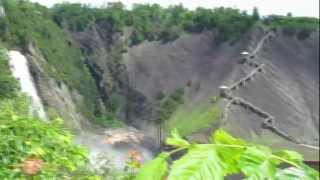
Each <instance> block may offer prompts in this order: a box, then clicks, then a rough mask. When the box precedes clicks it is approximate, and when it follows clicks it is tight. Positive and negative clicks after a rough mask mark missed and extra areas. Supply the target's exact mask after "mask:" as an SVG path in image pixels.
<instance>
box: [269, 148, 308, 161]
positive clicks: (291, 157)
mask: <svg viewBox="0 0 320 180" xmlns="http://www.w3.org/2000/svg"><path fill="white" fill-rule="evenodd" d="M274 154H275V155H276V156H279V157H281V158H283V159H285V160H287V161H291V162H293V163H296V164H300V163H302V162H303V157H302V155H301V154H299V153H297V152H295V151H289V150H283V151H279V152H276V153H274Z"/></svg>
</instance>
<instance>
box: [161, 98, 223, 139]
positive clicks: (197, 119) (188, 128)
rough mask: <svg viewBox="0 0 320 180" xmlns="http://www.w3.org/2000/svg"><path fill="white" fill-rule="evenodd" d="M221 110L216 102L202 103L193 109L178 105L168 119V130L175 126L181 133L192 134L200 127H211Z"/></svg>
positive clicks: (184, 134)
mask: <svg viewBox="0 0 320 180" xmlns="http://www.w3.org/2000/svg"><path fill="white" fill-rule="evenodd" d="M220 112H221V110H220V108H219V107H218V105H217V103H213V104H202V105H199V106H195V107H194V108H193V109H189V108H185V107H183V106H180V107H179V108H178V109H177V111H176V112H174V113H173V114H172V116H171V118H170V119H169V121H168V124H167V127H168V129H169V130H171V129H173V128H177V129H178V130H179V132H180V133H181V135H183V136H186V135H189V134H192V133H194V132H196V131H198V130H200V129H202V128H208V127H212V125H213V124H214V123H216V122H217V121H218V119H219V117H220V114H221V113H220Z"/></svg>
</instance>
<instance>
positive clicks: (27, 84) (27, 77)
mask: <svg viewBox="0 0 320 180" xmlns="http://www.w3.org/2000/svg"><path fill="white" fill-rule="evenodd" d="M8 55H9V64H10V69H11V72H12V74H13V76H14V77H15V78H16V79H17V80H18V81H19V84H20V87H21V91H22V92H24V93H26V94H27V95H28V96H30V98H31V109H30V110H31V113H32V114H33V115H35V116H37V117H39V118H42V119H44V120H47V115H46V113H45V111H44V107H43V104H42V101H41V99H40V97H39V96H38V93H37V88H36V86H35V84H34V82H33V78H32V76H31V73H30V71H29V66H28V62H27V59H26V57H25V56H24V55H23V54H21V53H20V52H19V51H9V54H8Z"/></svg>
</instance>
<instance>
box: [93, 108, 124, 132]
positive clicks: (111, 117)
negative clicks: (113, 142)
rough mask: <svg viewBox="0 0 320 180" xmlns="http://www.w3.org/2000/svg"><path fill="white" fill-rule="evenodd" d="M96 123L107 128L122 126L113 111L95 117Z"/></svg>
mask: <svg viewBox="0 0 320 180" xmlns="http://www.w3.org/2000/svg"><path fill="white" fill-rule="evenodd" d="M97 123H98V124H100V125H102V126H103V127H107V128H119V127H123V123H122V122H121V121H120V120H119V119H118V118H117V117H116V115H115V114H114V113H111V112H107V113H106V114H104V115H103V116H101V117H99V118H97Z"/></svg>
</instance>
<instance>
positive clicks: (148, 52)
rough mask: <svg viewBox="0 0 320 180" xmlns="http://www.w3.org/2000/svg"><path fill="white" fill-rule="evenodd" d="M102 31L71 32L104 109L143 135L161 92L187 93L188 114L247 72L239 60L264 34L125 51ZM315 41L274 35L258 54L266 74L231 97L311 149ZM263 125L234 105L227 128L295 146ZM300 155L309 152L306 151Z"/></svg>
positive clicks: (207, 35) (120, 39)
mask: <svg viewBox="0 0 320 180" xmlns="http://www.w3.org/2000/svg"><path fill="white" fill-rule="evenodd" d="M105 29H106V28H104V27H103V24H101V25H94V26H91V27H90V28H88V29H86V30H85V31H83V32H80V33H79V32H78V33H73V37H74V39H75V40H76V42H78V45H79V47H81V48H82V49H83V52H85V54H86V55H87V64H88V66H89V67H90V70H91V74H92V75H93V76H94V77H95V79H96V84H97V86H98V89H99V91H100V94H101V96H102V99H103V100H104V103H105V104H106V107H107V108H115V109H114V110H115V111H116V112H117V114H118V116H119V117H120V118H121V119H123V120H125V121H126V122H127V123H128V124H131V125H134V126H136V127H139V128H142V129H145V130H150V126H152V119H153V113H154V110H155V109H156V108H157V103H156V101H157V100H156V99H157V96H158V95H159V94H160V93H163V94H170V93H172V92H174V91H175V90H176V89H184V92H185V93H184V98H185V99H186V101H185V103H184V104H183V105H181V106H182V108H185V109H188V110H190V111H192V109H195V108H196V107H197V106H199V105H201V104H205V103H209V101H210V98H211V97H213V96H217V95H219V89H218V88H219V86H220V85H228V84H230V83H232V82H233V81H236V80H238V79H240V78H241V77H242V76H244V75H245V74H247V73H249V72H250V69H249V67H247V66H244V65H241V64H239V59H240V55H239V54H240V52H242V51H251V50H253V49H254V47H255V45H256V44H257V42H258V41H259V40H260V39H261V38H262V37H263V35H264V33H265V31H263V30H262V29H259V28H258V29H255V30H254V31H252V32H250V33H247V34H245V35H244V36H243V37H242V38H241V39H240V40H238V41H236V42H233V43H231V42H226V43H223V44H221V45H217V44H215V36H217V35H216V34H214V33H212V32H204V33H201V34H185V35H183V36H182V37H181V38H179V39H178V40H176V41H174V42H169V43H166V44H163V43H161V42H143V43H142V44H139V45H137V46H133V47H127V46H126V45H125V41H126V35H125V34H126V33H124V35H121V34H116V33H111V32H106V30H105ZM318 41H319V33H318V32H316V33H313V34H312V35H311V36H310V37H309V38H307V39H304V40H298V39H297V38H296V37H294V36H291V37H288V36H285V35H283V34H282V33H281V32H276V33H275V37H274V38H273V39H271V40H270V41H269V42H268V43H266V44H265V45H264V46H263V47H262V48H261V50H260V51H259V52H258V54H257V56H258V59H257V60H258V61H261V62H263V63H265V64H266V70H265V71H264V73H262V74H261V75H259V76H257V77H256V78H255V80H254V81H253V82H250V83H249V84H248V85H247V86H246V87H245V88H243V89H239V90H238V91H237V92H236V95H238V96H241V97H243V98H245V99H246V100H248V101H250V102H252V103H254V104H255V105H257V106H258V107H260V108H262V109H264V110H265V111H267V112H269V113H271V114H272V115H273V116H274V117H275V119H276V123H277V126H278V127H279V128H281V129H282V130H284V131H285V132H286V133H287V134H290V135H291V136H294V137H297V138H298V139H300V140H301V141H304V142H306V143H308V144H313V145H316V144H317V142H318V139H319V134H318V129H317V127H318V125H319V112H318V111H317V109H318V108H319V102H318V100H317V99H318V97H319V92H318V90H317V89H318V87H319V79H318V76H317V74H318V73H319V68H318V64H319V45H318ZM117 53H118V54H117ZM119 54H120V56H119ZM223 104H224V103H221V107H222V108H223ZM181 121H184V120H183V119H181ZM194 121H196V119H195V120H194ZM261 121H262V120H261V118H259V117H257V116H255V115H254V114H252V113H250V112H248V111H246V110H243V109H241V108H239V107H233V108H232V110H231V116H230V118H229V120H228V122H227V123H226V124H225V125H224V128H226V129H228V130H229V131H231V132H232V133H233V134H235V135H237V136H241V137H244V138H246V139H251V140H257V141H258V140H259V141H261V140H263V141H265V143H266V144H272V145H274V146H280V147H283V146H295V145H293V144H292V143H291V142H289V141H287V140H285V139H283V138H281V137H279V136H277V135H275V134H274V133H272V132H270V131H268V130H266V129H263V128H262V126H261ZM182 123H188V122H182ZM199 132H207V131H206V129H199ZM294 148H296V149H299V148H297V147H294ZM306 151H308V150H306ZM301 152H304V153H308V152H305V150H304V149H302V150H301Z"/></svg>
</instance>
